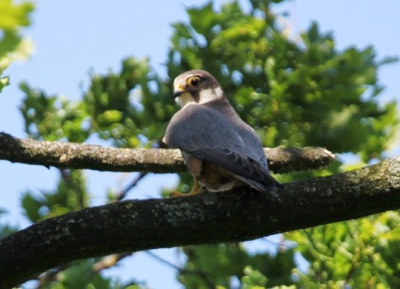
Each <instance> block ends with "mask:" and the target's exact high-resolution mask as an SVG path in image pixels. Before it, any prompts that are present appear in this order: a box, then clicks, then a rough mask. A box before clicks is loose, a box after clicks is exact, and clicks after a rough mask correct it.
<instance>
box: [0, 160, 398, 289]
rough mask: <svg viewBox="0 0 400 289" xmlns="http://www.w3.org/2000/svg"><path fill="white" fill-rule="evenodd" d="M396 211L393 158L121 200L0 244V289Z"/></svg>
mask: <svg viewBox="0 0 400 289" xmlns="http://www.w3.org/2000/svg"><path fill="white" fill-rule="evenodd" d="M399 207H400V157H396V158H391V159H388V160H386V161H383V162H381V163H379V164H376V165H373V166H368V167H365V168H362V169H359V170H355V171H351V172H347V173H342V174H337V175H333V176H329V177H323V178H313V179H309V180H305V181H298V182H293V183H289V184H286V185H284V187H283V188H282V189H278V190H277V191H276V195H273V194H261V193H259V192H256V191H253V190H250V189H246V188H241V189H237V190H234V191H230V192H225V193H207V194H203V195H198V196H195V197H187V198H175V199H150V200H143V201H133V200H131V201H125V202H120V203H114V204H110V205H105V206H99V207H93V208H88V209H84V210H81V211H78V212H74V213H70V214H66V215H63V216H59V217H55V218H52V219H48V220H45V221H43V222H41V223H38V224H35V225H32V226H31V227H28V228H26V229H24V230H21V231H19V232H17V233H15V234H13V235H11V236H9V237H7V238H5V239H3V240H0V288H8V287H11V286H14V285H17V284H19V283H21V282H23V281H25V280H27V279H28V278H29V277H30V276H34V275H35V274H38V273H40V272H43V271H44V270H46V269H49V268H51V267H54V266H58V265H60V264H63V263H66V262H69V261H72V260H77V259H82V258H88V257H94V256H101V255H106V254H111V253H119V252H133V251H139V250H146V249H152V248H167V247H174V246H181V245H189V244H204V243H216V242H237V241H244V240H251V239H255V238H259V237H262V236H267V235H270V234H276V233H279V232H285V231H289V230H296V229H301V228H307V227H310V226H316V225H321V224H326V223H331V222H336V221H344V220H349V219H354V218H359V217H363V216H367V215H370V214H374V213H379V212H384V211H386V210H392V209H398V208H399Z"/></svg>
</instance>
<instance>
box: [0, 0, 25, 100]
mask: <svg viewBox="0 0 400 289" xmlns="http://www.w3.org/2000/svg"><path fill="white" fill-rule="evenodd" d="M32 10H33V4H31V3H29V2H22V3H20V4H14V3H13V2H12V1H11V0H0V31H1V34H0V92H1V90H2V89H3V88H4V87H5V86H7V85H8V84H9V78H8V77H3V76H2V74H3V72H4V70H5V69H6V68H7V67H8V66H9V64H10V63H11V61H12V60H13V59H15V58H21V57H22V58H24V57H26V54H28V53H29V52H28V51H29V49H30V47H29V46H30V45H29V43H28V42H26V41H22V39H21V36H20V35H19V29H20V27H21V26H28V25H29V24H30V22H29V13H30V12H32Z"/></svg>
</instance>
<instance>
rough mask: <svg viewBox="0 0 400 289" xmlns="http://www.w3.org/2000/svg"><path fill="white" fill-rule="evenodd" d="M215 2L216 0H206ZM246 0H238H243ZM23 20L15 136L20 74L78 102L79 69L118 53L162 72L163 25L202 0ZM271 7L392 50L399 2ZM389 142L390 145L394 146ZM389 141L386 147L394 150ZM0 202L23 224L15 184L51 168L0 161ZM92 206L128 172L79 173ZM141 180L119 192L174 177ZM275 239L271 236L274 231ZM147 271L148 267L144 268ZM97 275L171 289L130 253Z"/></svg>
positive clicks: (13, 109)
mask: <svg viewBox="0 0 400 289" xmlns="http://www.w3.org/2000/svg"><path fill="white" fill-rule="evenodd" d="M215 2H216V5H215V7H218V6H219V4H220V3H223V2H225V1H215ZM245 2H246V1H241V3H245ZM36 3H37V9H36V11H35V12H34V13H33V15H32V16H33V17H32V26H31V27H30V28H28V29H25V30H23V34H24V35H25V36H26V37H28V38H29V39H31V40H32V41H33V43H34V45H35V51H34V53H33V55H32V57H31V58H30V59H29V60H28V61H26V62H19V63H13V64H12V65H11V67H10V68H9V69H7V70H6V72H5V74H6V75H9V76H10V77H11V85H10V86H9V87H7V88H5V89H4V90H3V93H2V94H0V131H5V132H7V133H11V134H12V135H14V136H17V137H20V138H25V137H26V135H25V133H24V131H23V121H22V117H21V115H20V113H19V111H18V108H17V107H18V105H19V104H20V102H21V99H22V97H23V94H22V92H21V91H20V90H19V89H18V83H19V82H21V81H23V80H27V81H28V82H29V83H30V84H31V85H32V86H34V87H37V88H41V89H44V90H45V91H46V92H47V93H48V94H62V95H64V96H65V97H68V98H70V99H78V98H79V97H80V96H81V95H82V89H83V88H85V87H86V86H87V84H88V79H89V77H88V74H89V71H95V72H97V73H106V72H107V71H108V69H110V68H111V69H113V70H118V69H119V67H120V63H121V59H123V58H125V57H127V56H134V57H137V58H144V57H149V58H150V59H151V63H152V65H153V66H154V67H155V68H156V69H157V71H158V72H160V73H161V74H162V75H165V68H164V66H163V63H164V61H165V59H166V54H167V48H168V45H169V38H170V36H171V34H172V28H171V26H170V24H171V23H173V22H176V21H182V20H187V19H188V17H187V16H186V13H185V8H184V7H185V6H192V5H201V4H204V3H206V2H205V1H193V0H191V1H140V2H139V1H123V0H115V1H94V0H87V1H68V2H67V1H60V0H53V1H43V0H37V1H36ZM276 11H289V13H290V14H289V17H288V18H286V23H287V24H288V25H290V27H291V29H292V33H293V35H296V34H298V33H299V32H300V31H303V30H304V29H306V28H307V27H309V25H310V23H311V21H312V20H315V21H317V22H318V23H319V25H320V30H321V31H324V32H328V31H332V32H333V35H334V37H335V40H336V43H337V47H338V49H344V48H346V47H349V46H353V45H354V46H356V47H359V48H364V47H366V46H367V45H373V46H374V47H375V49H376V52H377V55H378V59H383V58H384V57H385V56H400V40H398V37H397V36H398V35H397V34H398V30H399V28H400V25H399V24H400V20H398V11H400V2H399V1H395V0H391V1H390V0H387V1H378V0H370V1H361V0H353V1H344V0H335V1H334V0H325V1H317V0H298V1H289V2H288V3H286V4H284V5H277V6H276ZM399 75H400V64H398V63H397V64H392V65H388V66H385V67H384V68H382V69H381V70H380V71H379V79H380V82H381V84H384V85H385V86H386V89H385V91H384V92H383V93H382V96H381V101H382V102H385V101H388V100H393V99H397V100H398V99H399V97H400V93H399V92H400V81H399ZM397 145H399V144H397ZM399 152H400V150H399V148H398V147H397V149H396V150H395V151H393V152H392V153H391V154H392V155H393V154H395V153H397V154H398V153H399ZM0 172H1V173H0V183H1V184H2V191H1V192H0V200H1V203H0V207H3V208H7V209H8V211H9V212H10V214H9V216H8V217H7V221H9V222H11V223H12V224H14V225H19V226H26V225H28V223H27V222H26V221H24V220H23V218H22V217H21V209H20V206H19V201H20V198H21V195H22V193H23V192H24V191H25V190H28V189H29V190H51V189H53V188H54V186H55V184H56V182H57V177H58V175H57V171H56V170H55V169H50V170H48V169H46V168H43V167H40V166H27V165H21V164H11V163H8V162H4V161H3V162H0ZM86 176H87V178H88V182H89V188H90V191H91V192H92V197H93V204H94V205H99V204H102V203H104V201H105V194H106V189H107V188H122V187H123V186H124V184H125V183H126V182H128V181H129V180H131V179H132V177H133V176H132V174H122V175H121V174H113V173H99V172H87V173H86ZM154 180H155V178H151V177H150V178H147V179H145V180H144V181H143V182H141V183H140V184H139V186H138V187H137V188H136V189H135V190H134V191H133V192H131V193H130V194H129V196H128V197H129V198H139V199H143V198H148V197H158V194H157V192H158V191H159V188H160V187H162V186H172V185H174V183H175V182H176V180H177V179H176V177H174V176H173V175H163V176H158V177H157V179H156V180H157V181H156V182H155V181H154ZM275 239H276V238H275ZM246 246H248V247H249V248H250V249H251V250H252V251H257V250H267V249H269V248H270V245H266V243H265V242H262V241H255V242H250V243H247V244H246ZM154 252H155V253H156V254H159V255H160V256H162V257H163V258H166V259H168V260H169V261H171V262H173V263H178V264H179V262H180V261H181V258H180V257H177V256H176V250H174V249H171V250H155V251H154ZM155 271H156V272H157V274H154V272H155ZM106 274H107V275H109V276H111V275H115V274H118V275H119V276H122V278H123V279H124V280H128V279H130V278H134V279H137V280H145V281H147V282H148V284H149V285H150V286H151V288H180V286H179V283H177V282H176V281H175V274H176V272H174V271H173V270H172V269H170V268H169V267H168V266H165V265H163V264H160V263H159V262H158V261H156V260H154V259H152V258H151V257H149V256H147V255H146V254H145V253H137V254H135V255H134V256H133V257H131V258H129V259H128V260H126V261H124V262H122V265H121V266H120V267H119V268H115V269H111V270H108V271H107V272H106Z"/></svg>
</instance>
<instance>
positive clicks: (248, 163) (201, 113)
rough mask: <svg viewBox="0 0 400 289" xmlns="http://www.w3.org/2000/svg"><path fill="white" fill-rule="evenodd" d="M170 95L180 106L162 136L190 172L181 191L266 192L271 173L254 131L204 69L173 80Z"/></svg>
mask: <svg viewBox="0 0 400 289" xmlns="http://www.w3.org/2000/svg"><path fill="white" fill-rule="evenodd" d="M173 96H174V98H175V100H176V102H177V103H178V104H179V105H180V106H181V109H180V110H179V111H178V112H177V113H176V114H175V115H174V116H173V117H172V119H171V121H170V123H169V125H168V127H167V130H166V133H165V137H164V139H163V140H164V142H165V143H166V144H167V145H168V146H169V147H173V148H179V149H180V151H181V153H182V156H183V158H184V160H185V162H186V165H187V167H188V168H189V171H190V172H191V174H192V175H193V177H194V185H193V188H192V190H191V191H190V192H189V193H187V194H181V193H178V192H175V191H174V192H172V194H171V196H172V197H180V196H192V195H196V194H199V193H202V192H204V189H207V190H208V191H210V192H220V191H226V190H230V189H232V188H234V187H238V186H243V185H247V186H250V187H252V188H254V189H256V190H258V191H260V192H272V191H273V189H274V187H275V186H279V185H280V184H279V183H278V182H277V181H276V180H275V179H274V178H273V177H271V175H270V173H269V169H268V164H267V158H266V156H265V154H264V150H263V146H262V144H261V141H260V139H259V137H258V136H257V134H256V132H255V131H254V130H253V129H252V128H251V127H250V126H249V125H247V124H246V123H245V122H244V121H243V120H242V119H241V118H240V117H239V116H238V115H237V113H236V112H235V110H234V109H233V107H232V106H231V104H230V103H229V102H228V100H227V98H226V97H225V94H224V91H223V90H222V88H221V85H220V84H219V83H218V81H217V80H216V79H215V78H214V77H213V76H212V75H211V74H210V73H208V72H207V71H204V70H191V71H187V72H185V73H183V74H181V75H179V76H178V77H177V78H175V81H174V93H173Z"/></svg>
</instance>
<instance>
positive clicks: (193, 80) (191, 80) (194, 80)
mask: <svg viewBox="0 0 400 289" xmlns="http://www.w3.org/2000/svg"><path fill="white" fill-rule="evenodd" d="M187 82H188V84H189V85H191V86H198V85H199V84H200V77H198V76H193V77H191V78H189V79H188V81H187Z"/></svg>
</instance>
